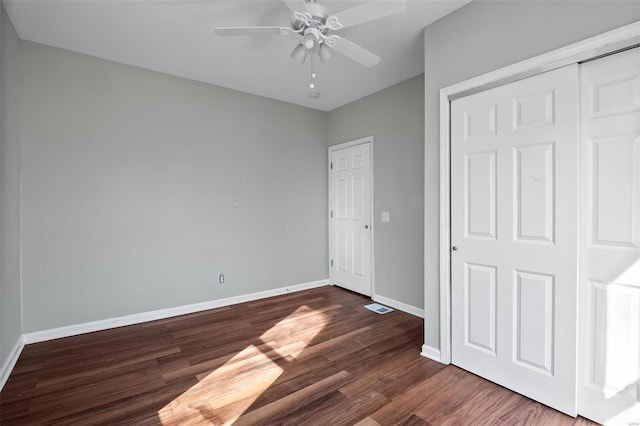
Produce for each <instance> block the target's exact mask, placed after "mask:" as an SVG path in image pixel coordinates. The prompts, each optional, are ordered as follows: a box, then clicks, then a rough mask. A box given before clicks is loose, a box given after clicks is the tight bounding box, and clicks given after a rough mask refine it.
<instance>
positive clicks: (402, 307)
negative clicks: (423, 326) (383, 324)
mask: <svg viewBox="0 0 640 426" xmlns="http://www.w3.org/2000/svg"><path fill="white" fill-rule="evenodd" d="M371 299H373V300H374V301H375V302H378V303H381V304H383V305H387V306H389V307H391V308H393V309H397V310H399V311H402V312H406V313H408V314H411V315H414V316H416V317H419V318H424V310H423V309H420V308H416V307H415V306H411V305H407V304H406V303H403V302H398V301H397V300H393V299H389V298H388V297H384V296H380V295H378V294H374V295H373V297H372V298H371Z"/></svg>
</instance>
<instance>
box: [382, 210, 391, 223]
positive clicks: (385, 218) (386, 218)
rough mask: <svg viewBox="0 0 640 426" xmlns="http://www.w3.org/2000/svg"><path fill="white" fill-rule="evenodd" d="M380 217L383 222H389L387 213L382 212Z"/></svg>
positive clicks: (389, 217)
mask: <svg viewBox="0 0 640 426" xmlns="http://www.w3.org/2000/svg"><path fill="white" fill-rule="evenodd" d="M380 216H381V219H382V221H383V222H391V214H390V213H389V212H382V213H381V215H380Z"/></svg>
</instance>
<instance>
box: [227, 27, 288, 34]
mask: <svg viewBox="0 0 640 426" xmlns="http://www.w3.org/2000/svg"><path fill="white" fill-rule="evenodd" d="M215 33H216V34H218V35H219V36H243V35H259V34H273V35H289V34H291V28H288V27H218V28H216V30H215Z"/></svg>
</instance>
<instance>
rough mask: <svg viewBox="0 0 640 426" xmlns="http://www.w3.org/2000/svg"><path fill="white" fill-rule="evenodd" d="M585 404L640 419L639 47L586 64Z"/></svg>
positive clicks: (607, 417)
mask: <svg viewBox="0 0 640 426" xmlns="http://www.w3.org/2000/svg"><path fill="white" fill-rule="evenodd" d="M580 84H581V89H580V90H581V107H580V110H581V116H582V120H581V147H582V148H583V152H582V158H581V162H582V170H581V178H582V182H583V192H582V194H583V197H582V205H581V210H582V212H583V217H582V221H583V223H584V224H583V227H582V241H583V243H582V246H581V248H580V250H581V259H582V261H581V265H580V270H581V279H580V312H581V317H582V319H581V322H580V324H581V328H580V340H581V343H580V350H581V365H580V381H579V394H580V398H579V412H580V414H581V415H583V416H585V417H588V418H590V419H593V420H595V421H597V422H600V423H604V424H624V425H627V424H634V423H638V422H639V421H640V49H638V48H636V49H632V50H630V51H627V52H622V53H618V54H615V55H611V56H608V57H605V58H601V59H597V60H594V61H591V62H588V63H585V64H583V65H582V67H581V83H580Z"/></svg>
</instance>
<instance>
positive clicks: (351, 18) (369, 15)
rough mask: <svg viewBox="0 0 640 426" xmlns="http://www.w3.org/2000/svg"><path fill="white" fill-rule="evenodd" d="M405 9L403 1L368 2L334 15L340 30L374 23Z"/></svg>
mask: <svg viewBox="0 0 640 426" xmlns="http://www.w3.org/2000/svg"><path fill="white" fill-rule="evenodd" d="M406 9H407V4H406V1H405V0H394V1H370V2H368V3H365V4H361V5H360V6H356V7H352V8H351V9H347V10H344V11H342V12H338V13H336V14H335V17H336V18H337V19H338V22H340V24H342V28H347V27H351V26H353V25H358V24H362V23H364V22H369V21H374V20H376V19H380V18H384V17H385V16H389V15H395V14H396V13H401V12H404V11H405V10H406Z"/></svg>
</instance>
